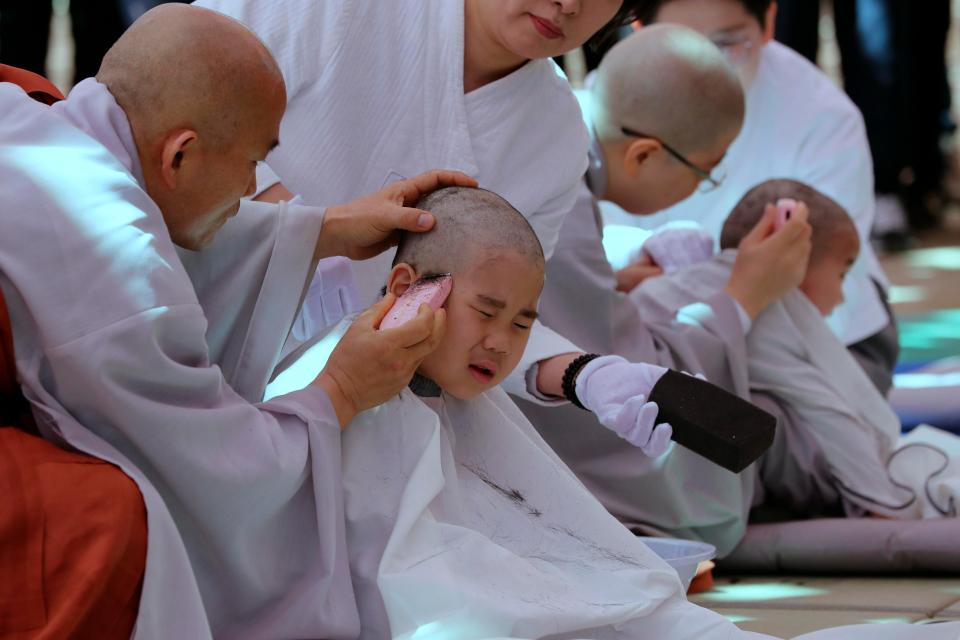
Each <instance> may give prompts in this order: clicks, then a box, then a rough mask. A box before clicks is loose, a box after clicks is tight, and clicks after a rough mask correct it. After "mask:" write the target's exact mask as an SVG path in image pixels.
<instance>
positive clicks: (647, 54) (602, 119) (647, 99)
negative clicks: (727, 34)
mask: <svg viewBox="0 0 960 640" xmlns="http://www.w3.org/2000/svg"><path fill="white" fill-rule="evenodd" d="M594 95H595V96H596V97H597V100H595V103H596V107H597V110H598V113H597V117H596V118H595V120H594V125H595V126H596V130H597V135H598V136H599V137H600V139H601V141H603V140H616V139H619V138H622V137H623V133H622V132H621V127H627V128H630V129H633V130H635V131H638V132H641V133H645V134H648V135H651V136H656V137H658V138H660V139H662V140H666V141H668V143H669V144H670V145H671V146H673V147H675V148H677V149H679V150H680V152H681V153H692V152H695V151H700V150H705V149H710V148H712V146H713V145H715V143H716V142H717V140H718V139H719V138H721V137H722V136H724V135H727V134H729V133H730V132H733V133H734V134H736V132H737V131H739V129H740V126H741V124H742V123H743V115H744V98H743V90H742V89H741V86H740V81H739V79H738V78H737V74H736V72H735V71H734V70H733V68H732V67H730V65H729V64H728V63H727V61H726V59H725V58H724V56H723V54H722V53H721V52H720V50H719V49H717V47H716V46H714V45H713V43H711V42H710V41H709V40H708V39H707V38H705V37H704V36H702V35H700V34H698V33H697V32H695V31H693V30H691V29H687V28H685V27H680V26H677V25H666V24H664V25H654V26H650V27H644V28H643V29H640V30H639V31H637V32H636V33H634V34H632V35H630V36H629V37H627V38H625V39H624V40H622V41H620V42H619V43H618V44H617V45H616V46H615V47H613V48H612V49H611V50H610V51H609V52H608V53H607V55H606V56H605V57H604V59H603V62H602V63H601V64H600V68H599V70H598V71H597V83H596V85H595V89H594ZM664 96H669V99H665V98H664Z"/></svg>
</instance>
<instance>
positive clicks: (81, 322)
mask: <svg viewBox="0 0 960 640" xmlns="http://www.w3.org/2000/svg"><path fill="white" fill-rule="evenodd" d="M0 113H3V114H4V116H3V118H2V119H0V203H2V204H0V206H2V210H3V215H2V216H0V287H2V288H3V292H4V296H5V298H6V301H7V304H8V307H9V310H10V315H11V321H12V325H13V329H14V341H15V345H16V352H17V370H18V373H19V376H20V379H21V384H22V386H23V391H24V394H25V395H26V396H27V398H28V399H29V400H30V402H31V403H32V405H33V409H34V414H35V416H36V418H37V422H38V424H39V426H40V428H41V431H42V432H43V434H44V435H45V436H46V437H47V438H49V439H51V440H54V441H56V442H59V443H62V444H66V445H69V446H73V447H75V448H77V449H80V450H82V451H85V452H87V453H90V454H92V455H94V456H96V457H99V458H101V459H104V460H107V461H110V462H113V463H115V464H116V465H117V466H119V467H120V468H121V469H122V470H123V471H124V472H125V473H127V474H128V475H129V476H130V477H131V478H132V479H134V480H135V481H136V482H137V484H138V486H139V488H140V490H141V493H142V494H143V497H144V500H145V503H146V506H147V517H148V527H149V546H148V550H147V565H146V575H145V577H144V584H143V592H142V596H141V605H140V613H139V617H138V620H137V626H136V632H135V637H137V638H151V639H152V638H191V639H195V638H196V639H202V638H209V637H211V636H213V635H229V636H231V637H237V638H244V637H262V636H271V637H326V638H349V637H353V636H356V635H357V633H358V632H359V626H358V625H359V622H358V617H357V611H356V606H355V603H354V600H353V593H352V588H351V583H350V578H349V572H348V571H349V570H348V565H347V561H346V549H345V541H344V522H343V505H342V489H341V484H340V447H339V441H340V431H339V425H338V424H337V421H336V417H335V414H334V411H333V408H332V406H331V405H330V402H329V399H328V398H327V396H326V394H324V393H323V392H322V391H321V390H320V389H318V388H316V387H308V388H306V389H304V390H302V391H298V392H296V393H294V394H289V395H287V396H284V397H281V398H277V399H275V400H273V401H271V402H268V403H262V404H252V401H253V400H255V399H258V398H259V397H260V394H262V392H263V389H262V386H263V384H264V383H265V381H266V377H267V376H268V375H269V372H270V371H271V370H272V369H273V367H274V365H275V364H276V362H275V359H276V357H277V356H278V354H279V350H280V346H281V345H282V343H283V340H284V338H285V337H286V335H287V333H288V331H289V329H290V323H291V322H292V318H293V317H294V314H295V313H296V310H297V305H298V302H299V299H300V297H301V294H302V291H303V288H304V285H305V283H306V280H307V276H308V273H309V272H310V269H311V260H312V256H313V250H314V247H315V243H316V238H317V235H318V233H319V231H320V226H321V224H322V219H323V210H322V209H315V208H308V207H303V208H297V207H290V208H286V209H278V208H276V207H263V206H259V207H258V206H253V205H250V206H247V205H245V206H244V207H243V209H242V210H241V212H240V214H239V216H238V217H237V218H235V219H233V220H232V221H230V222H229V223H228V224H227V226H226V227H225V229H224V231H223V235H222V236H221V237H220V238H219V239H218V241H217V242H216V243H215V244H214V246H213V247H211V248H210V250H209V251H208V252H204V253H202V254H197V255H196V256H194V257H193V258H192V259H188V261H189V262H191V270H192V271H193V272H194V273H193V275H194V278H195V282H196V284H197V286H198V288H199V293H200V295H201V296H202V297H203V298H204V300H205V305H206V306H204V307H202V306H201V303H200V300H199V299H198V295H197V291H196V290H195V289H194V283H192V282H191V280H190V279H189V277H188V274H187V272H186V270H185V268H184V265H183V264H182V263H181V260H180V258H179V257H178V254H177V251H176V249H175V248H174V245H173V243H172V242H171V240H170V237H169V233H168V232H167V229H166V227H165V225H164V222H163V217H162V215H161V213H160V211H159V209H158V208H157V206H156V205H155V203H154V202H152V201H151V200H150V198H149V196H148V195H147V193H146V192H145V191H144V189H143V187H142V184H143V180H142V174H141V171H140V167H139V160H138V157H137V153H136V147H135V145H134V143H133V137H132V134H131V132H130V128H129V124H128V122H127V119H126V116H125V114H124V113H123V110H122V109H120V107H119V106H118V105H117V103H116V101H114V100H113V97H112V96H111V95H110V93H109V91H108V90H107V89H106V87H104V86H103V85H101V84H99V83H97V82H96V81H95V80H92V79H91V80H87V81H85V82H83V83H81V84H80V85H78V86H77V87H75V88H74V90H73V92H72V93H71V95H70V97H69V98H68V99H67V100H66V101H64V102H62V103H59V104H57V105H55V106H53V107H49V108H48V107H46V106H43V105H40V104H39V103H36V102H34V101H33V100H31V99H29V98H28V97H27V96H26V95H25V94H24V93H23V92H22V91H21V90H20V89H19V88H16V87H14V86H12V85H9V84H0ZM224 293H229V294H230V296H229V298H227V299H220V300H218V298H217V294H224ZM234 294H238V295H234ZM208 308H209V310H210V315H209V316H208V315H206V311H207V309H208ZM208 335H209V337H210V338H211V342H210V343H209V344H208V342H207V336H208ZM218 360H219V361H221V362H222V363H223V369H221V368H220V366H218V364H217V361H218ZM230 382H236V385H237V388H236V389H234V388H232V387H231V386H230Z"/></svg>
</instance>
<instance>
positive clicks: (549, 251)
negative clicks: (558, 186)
mask: <svg viewBox="0 0 960 640" xmlns="http://www.w3.org/2000/svg"><path fill="white" fill-rule="evenodd" d="M586 163H587V157H586V155H584V159H583V169H584V170H586ZM581 175H582V172H581ZM580 185H581V180H579V179H575V180H571V182H570V187H569V188H568V189H565V190H564V191H562V192H561V193H559V194H558V195H556V196H554V197H553V198H552V199H550V200H548V201H547V202H545V203H544V204H543V206H541V207H540V208H539V209H538V210H537V211H536V212H535V213H534V214H533V215H531V216H529V217H528V218H527V219H528V220H529V221H530V226H531V227H533V230H534V231H535V232H536V233H537V238H539V239H540V245H541V246H542V247H543V256H544V258H545V259H546V260H549V259H550V256H552V255H553V250H554V249H555V248H556V247H557V241H558V240H559V238H560V229H561V227H563V220H564V218H566V216H567V214H568V213H569V212H570V210H571V209H573V205H574V204H575V203H576V201H577V194H578V192H579V190H580Z"/></svg>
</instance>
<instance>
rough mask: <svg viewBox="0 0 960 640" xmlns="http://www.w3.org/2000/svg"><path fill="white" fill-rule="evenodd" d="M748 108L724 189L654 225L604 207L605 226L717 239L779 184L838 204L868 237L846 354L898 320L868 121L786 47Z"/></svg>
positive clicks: (842, 315) (698, 197)
mask: <svg viewBox="0 0 960 640" xmlns="http://www.w3.org/2000/svg"><path fill="white" fill-rule="evenodd" d="M746 107H747V112H746V120H745V121H744V124H743V130H742V131H741V132H740V135H739V136H737V139H736V140H734V142H733V144H732V145H730V148H729V150H728V151H727V155H726V156H725V158H724V160H723V167H724V168H725V170H726V173H727V177H726V179H725V180H724V182H723V185H722V186H721V187H720V188H719V189H715V190H714V191H711V192H709V193H699V192H698V193H694V194H693V195H692V196H690V197H689V198H687V199H686V200H684V201H683V202H681V203H679V204H677V205H675V206H673V207H671V208H669V209H666V210H664V211H662V212H660V213H657V214H654V215H652V216H643V217H640V216H631V215H629V214H626V213H624V212H623V211H621V210H618V209H617V207H616V206H615V205H613V204H612V203H606V202H605V203H604V204H603V212H604V219H605V222H606V223H607V224H612V223H613V224H618V225H632V226H637V227H643V228H645V229H654V228H656V227H658V226H660V225H661V224H664V223H666V222H670V221H675V220H694V221H696V222H698V223H699V224H700V225H702V226H703V227H704V229H706V230H707V231H708V232H709V233H711V234H712V235H713V236H714V237H715V238H719V237H720V229H721V228H722V226H723V222H724V221H725V220H726V218H727V216H728V215H729V214H730V211H731V210H732V209H733V207H734V205H736V203H737V202H738V201H739V200H740V198H741V197H742V196H743V195H744V194H745V193H746V192H747V191H748V190H749V189H750V188H752V187H754V186H756V185H757V184H759V183H761V182H763V181H765V180H769V179H771V178H793V179H795V180H800V181H802V182H806V183H808V184H810V185H811V186H813V187H814V188H816V189H817V190H819V191H822V192H823V193H825V194H826V195H828V196H830V197H831V198H833V199H834V200H836V201H837V202H838V203H840V205H842V206H843V207H844V208H845V209H846V210H847V212H848V213H849V214H850V216H851V217H852V218H853V221H854V223H855V224H856V226H857V230H858V231H859V232H860V255H859V257H858V258H857V261H856V263H854V265H853V267H852V269H851V271H850V275H849V276H848V277H847V279H846V281H845V282H844V285H843V293H844V296H845V298H846V302H845V303H844V304H842V305H840V306H839V307H838V308H837V310H836V311H835V312H834V313H833V314H832V315H831V316H830V318H829V323H830V326H831V328H832V329H833V330H834V332H835V333H836V334H837V335H838V336H839V337H840V339H841V340H842V341H843V343H844V344H846V345H851V344H853V343H855V342H858V341H860V340H863V339H864V338H867V337H869V336H871V335H873V334H875V333H877V332H878V331H880V330H881V329H883V328H884V327H885V326H886V325H887V324H888V323H889V322H890V317H889V316H888V314H887V312H886V310H885V309H884V307H883V304H882V302H881V300H880V297H879V294H878V293H877V291H876V287H875V286H874V284H873V282H872V280H876V281H877V282H878V283H880V284H881V285H883V286H886V285H887V284H888V283H887V279H886V276H884V274H883V270H882V269H881V268H880V264H879V262H878V261H877V258H876V255H875V254H874V252H873V249H872V248H871V246H870V242H869V239H870V230H871V227H872V226H873V218H874V206H875V195H874V193H873V161H872V159H871V156H870V147H869V145H868V143H867V137H866V130H865V128H864V124H863V117H862V116H861V115H860V112H859V111H858V110H857V108H856V106H855V105H854V104H853V103H852V102H851V101H850V99H849V98H848V97H847V96H846V95H845V94H844V93H843V92H842V91H841V90H840V89H839V88H837V87H836V86H835V85H834V84H833V82H832V81H831V80H830V79H829V78H828V77H827V76H826V75H825V74H824V73H823V72H822V71H820V70H819V69H817V68H816V67H815V66H813V65H812V64H810V62H809V61H807V60H806V59H805V58H803V57H802V56H800V55H799V54H797V53H796V52H794V51H792V50H790V49H788V48H787V47H785V46H783V45H782V44H780V43H778V42H770V43H769V44H767V45H765V46H764V47H763V52H762V53H761V55H760V67H759V70H758V71H757V76H756V78H755V79H754V81H753V84H752V85H751V86H750V90H749V91H748V92H747V104H746Z"/></svg>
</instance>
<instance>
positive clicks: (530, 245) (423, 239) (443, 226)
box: [394, 187, 544, 276]
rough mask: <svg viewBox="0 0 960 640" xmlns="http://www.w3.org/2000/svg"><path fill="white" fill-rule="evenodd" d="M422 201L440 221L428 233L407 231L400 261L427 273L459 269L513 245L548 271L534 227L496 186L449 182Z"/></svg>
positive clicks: (395, 261)
mask: <svg viewBox="0 0 960 640" xmlns="http://www.w3.org/2000/svg"><path fill="white" fill-rule="evenodd" d="M416 206H417V208H418V209H423V210H425V211H429V212H430V213H432V214H433V216H434V218H436V225H435V226H434V228H433V230H431V231H430V232H428V233H406V234H404V235H403V237H402V238H401V239H400V245H399V246H398V247H397V256H396V258H395V259H394V264H399V263H401V262H402V263H406V264H409V265H410V266H411V267H413V268H414V269H416V271H417V273H419V274H420V275H421V276H424V275H434V274H438V273H454V274H456V273H458V272H460V271H462V270H463V269H465V268H466V267H468V266H469V265H471V264H473V262H474V261H476V260H478V259H481V260H482V259H484V258H486V257H488V256H490V257H492V256H495V255H496V254H497V253H499V252H501V251H503V250H509V251H513V252H516V253H518V254H519V255H521V256H523V257H525V258H528V259H529V260H530V261H531V262H532V263H533V264H534V265H536V266H537V268H538V269H540V271H541V272H542V271H543V268H544V258H543V248H542V247H541V246H540V241H539V240H538V239H537V235H536V233H534V231H533V227H531V226H530V223H529V222H527V219H526V218H524V217H523V214H521V213H520V212H519V211H517V210H516V209H515V208H514V207H513V205H511V204H510V203H509V202H507V201H506V200H504V199H503V198H502V197H500V196H498V195H497V194H495V193H493V192H492V191H487V190H485V189H472V188H466V187H448V188H446V189H438V190H437V191H434V192H433V193H431V194H429V195H427V196H425V197H423V198H421V199H420V201H419V202H418V203H417V205H416Z"/></svg>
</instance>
